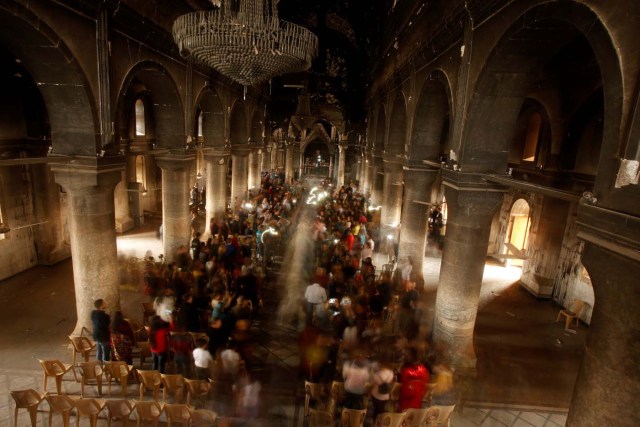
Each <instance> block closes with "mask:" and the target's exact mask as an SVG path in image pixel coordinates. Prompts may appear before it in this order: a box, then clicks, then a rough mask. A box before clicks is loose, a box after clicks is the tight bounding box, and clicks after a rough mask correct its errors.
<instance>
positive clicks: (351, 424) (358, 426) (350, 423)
mask: <svg viewBox="0 0 640 427" xmlns="http://www.w3.org/2000/svg"><path fill="white" fill-rule="evenodd" d="M366 416H367V410H366V409H349V408H344V409H342V416H341V417H340V426H341V427H363V426H364V418H365V417H366Z"/></svg>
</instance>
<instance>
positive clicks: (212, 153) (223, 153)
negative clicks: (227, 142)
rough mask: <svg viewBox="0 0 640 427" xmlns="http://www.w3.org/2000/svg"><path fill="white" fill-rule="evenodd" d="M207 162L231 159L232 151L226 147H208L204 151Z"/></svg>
mask: <svg viewBox="0 0 640 427" xmlns="http://www.w3.org/2000/svg"><path fill="white" fill-rule="evenodd" d="M202 154H203V155H204V158H205V160H214V161H216V160H219V159H224V158H226V157H229V156H230V155H231V150H230V149H228V148H225V147H207V148H204V149H203V150H202Z"/></svg>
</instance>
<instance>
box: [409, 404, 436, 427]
mask: <svg viewBox="0 0 640 427" xmlns="http://www.w3.org/2000/svg"><path fill="white" fill-rule="evenodd" d="M405 413H406V414H407V418H406V425H407V427H423V426H435V424H436V422H437V420H438V414H439V413H440V410H439V409H438V408H434V407H431V408H422V409H413V408H411V409H407V410H406V411H405Z"/></svg>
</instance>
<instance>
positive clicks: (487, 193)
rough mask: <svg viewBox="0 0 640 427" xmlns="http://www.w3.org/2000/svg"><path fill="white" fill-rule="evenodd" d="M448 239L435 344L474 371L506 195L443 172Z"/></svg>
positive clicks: (466, 176) (476, 181) (463, 176)
mask: <svg viewBox="0 0 640 427" xmlns="http://www.w3.org/2000/svg"><path fill="white" fill-rule="evenodd" d="M442 177H443V183H444V185H445V197H446V199H447V208H448V217H447V234H446V239H445V246H444V252H443V254H442V265H441V267H440V281H439V284H438V293H437V295H436V313H435V320H434V326H433V328H434V330H433V339H434V342H435V344H436V345H441V346H442V347H443V348H444V349H446V350H447V351H448V357H449V358H450V359H451V360H450V362H451V363H452V364H453V365H454V366H457V367H459V368H469V369H475V364H476V356H475V352H474V349H473V329H474V327H475V322H476V315H477V312H478V303H479V301H480V287H481V285H482V275H483V273H484V266H485V261H486V257H487V246H488V243H489V233H490V231H491V221H492V219H493V215H494V213H495V211H496V210H497V209H498V208H499V207H500V206H501V204H502V198H503V192H504V190H503V189H501V188H497V187H491V186H489V185H488V184H486V183H485V182H483V181H482V179H481V178H482V177H481V175H476V174H467V173H462V172H453V171H450V170H443V173H442Z"/></svg>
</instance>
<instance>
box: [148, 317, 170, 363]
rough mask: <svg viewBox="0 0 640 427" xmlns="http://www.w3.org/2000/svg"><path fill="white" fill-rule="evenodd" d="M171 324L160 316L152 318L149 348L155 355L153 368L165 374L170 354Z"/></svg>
mask: <svg viewBox="0 0 640 427" xmlns="http://www.w3.org/2000/svg"><path fill="white" fill-rule="evenodd" d="M170 330H171V325H170V324H169V323H168V322H165V321H164V320H162V318H160V316H154V317H153V319H151V329H150V331H149V348H150V349H151V355H152V356H153V369H154V370H159V371H160V373H161V374H164V366H165V364H166V363H167V357H168V356H169V332H170Z"/></svg>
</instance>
